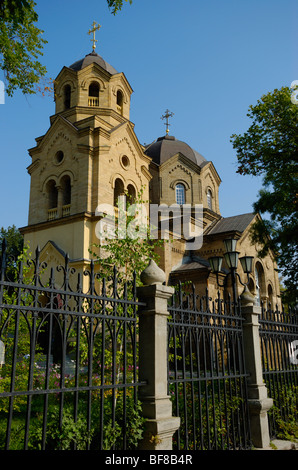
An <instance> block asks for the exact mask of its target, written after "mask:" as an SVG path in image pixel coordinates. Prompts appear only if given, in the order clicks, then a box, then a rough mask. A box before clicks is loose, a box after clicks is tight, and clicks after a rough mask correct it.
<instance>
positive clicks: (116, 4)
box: [107, 0, 132, 15]
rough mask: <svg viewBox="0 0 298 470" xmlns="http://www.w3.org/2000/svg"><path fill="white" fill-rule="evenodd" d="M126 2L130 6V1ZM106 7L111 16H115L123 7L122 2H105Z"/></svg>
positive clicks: (120, 0)
mask: <svg viewBox="0 0 298 470" xmlns="http://www.w3.org/2000/svg"><path fill="white" fill-rule="evenodd" d="M125 1H126V2H128V3H130V5H131V4H132V0H125ZM107 2H108V7H109V8H110V9H111V10H112V14H113V15H116V13H117V12H118V11H120V10H121V9H122V7H123V0H107Z"/></svg>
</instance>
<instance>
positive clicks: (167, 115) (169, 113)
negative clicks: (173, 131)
mask: <svg viewBox="0 0 298 470" xmlns="http://www.w3.org/2000/svg"><path fill="white" fill-rule="evenodd" d="M173 116H174V113H171V111H169V110H168V109H167V110H166V112H165V114H164V115H163V116H161V118H160V119H166V123H165V126H167V129H166V133H167V135H168V134H169V126H170V124H169V118H170V117H173Z"/></svg>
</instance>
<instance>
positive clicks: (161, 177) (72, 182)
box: [20, 45, 280, 305]
mask: <svg viewBox="0 0 298 470" xmlns="http://www.w3.org/2000/svg"><path fill="white" fill-rule="evenodd" d="M132 92H133V90H132V88H131V85H130V84H129V82H128V79H127V77H126V76H125V74H124V73H123V72H118V71H117V70H116V69H115V68H114V67H113V66H111V65H110V64H109V63H107V62H106V61H105V60H104V59H103V58H102V57H101V56H99V55H98V54H97V53H96V52H95V45H94V47H93V51H92V52H91V53H90V54H87V55H86V56H85V57H83V58H82V59H80V60H78V61H76V62H75V63H73V64H71V65H69V66H64V67H63V68H62V70H61V71H60V73H59V74H58V76H57V78H56V80H55V114H54V115H53V116H51V117H50V126H49V129H48V130H47V131H46V132H45V134H44V135H43V136H40V137H38V138H36V145H35V146H34V147H33V148H31V149H30V150H29V155H30V157H31V159H32V161H31V164H30V165H29V167H28V172H29V175H30V178H31V184H30V203H29V217H28V225H27V226H26V227H23V228H21V229H20V230H21V232H22V234H23V236H24V241H25V243H28V244H29V246H30V251H31V252H32V253H34V251H35V249H36V247H37V246H39V247H40V248H41V250H42V251H41V257H42V260H44V261H46V262H47V263H48V264H49V265H57V264H61V263H62V262H63V259H64V255H65V253H68V255H69V258H70V264H71V266H73V267H75V268H77V269H83V268H85V267H87V266H88V265H89V263H90V256H91V255H90V251H89V249H90V247H91V246H92V245H93V244H94V243H98V239H97V237H96V224H97V223H98V220H99V219H98V216H97V214H96V208H97V207H98V206H99V205H100V204H109V205H112V206H115V204H116V201H117V198H118V196H119V195H121V194H123V193H124V192H126V193H127V194H128V195H129V196H130V197H131V198H132V199H133V198H134V197H135V196H136V195H137V194H138V193H139V192H140V190H141V189H142V188H143V189H144V191H145V193H144V196H143V197H144V200H149V202H150V203H152V204H157V205H160V204H166V205H168V206H170V205H172V204H179V205H180V206H182V205H183V204H190V205H191V207H194V206H195V205H196V204H201V205H202V206H203V227H202V228H203V244H202V246H201V247H200V248H199V249H197V250H191V251H190V250H187V249H186V246H185V243H186V240H185V239H184V238H183V237H181V238H180V239H175V240H173V241H170V242H169V243H165V244H164V247H163V248H162V249H159V251H160V252H159V254H160V268H161V269H163V270H164V271H165V273H166V277H167V281H168V282H169V283H176V282H178V281H179V280H180V281H183V282H184V281H189V280H190V281H192V282H194V283H195V284H196V286H197V287H198V290H199V292H204V291H205V289H206V287H207V286H208V288H209V293H210V296H211V297H213V298H215V297H216V296H217V291H218V286H217V279H216V276H215V274H214V273H213V272H212V270H211V268H210V263H209V261H208V260H209V258H210V257H212V256H222V255H223V253H224V243H223V241H224V240H225V239H227V238H234V239H236V240H237V250H238V252H239V256H240V257H241V256H245V255H250V256H253V257H254V259H253V267H252V275H251V278H252V279H251V281H250V284H249V289H250V290H251V292H253V293H254V295H255V296H256V301H257V302H258V303H260V302H261V301H266V302H271V303H272V304H273V305H275V303H278V304H279V303H280V290H279V280H278V274H277V271H276V264H275V261H274V258H273V255H272V254H269V255H268V256H267V257H266V258H265V259H259V258H258V257H257V247H256V246H254V245H252V244H251V241H250V237H249V231H250V227H251V225H252V224H253V222H254V220H255V218H256V217H259V216H258V215H255V214H253V213H249V214H241V215H231V217H227V218H223V217H222V216H221V213H220V201H219V186H220V184H221V179H220V176H219V175H218V173H217V171H216V168H215V166H214V164H213V162H211V161H208V160H207V159H206V158H205V157H203V156H202V155H201V154H200V153H199V152H198V151H196V150H194V149H192V148H191V147H190V146H189V145H188V144H187V143H185V142H183V141H181V140H178V139H177V138H175V137H174V136H171V135H169V132H168V129H167V132H166V135H164V136H160V137H157V138H156V140H154V142H152V143H151V144H149V145H146V146H143V145H141V144H140V142H139V140H138V138H137V136H136V134H135V131H134V124H133V123H132V122H131V121H130V98H131V94H132ZM169 116H170V115H169V113H168V111H167V114H166V117H167V118H168V117H169ZM226 268H227V266H226V265H225V263H223V268H222V272H221V273H220V274H219V276H223V275H224V273H225V271H226ZM238 272H239V274H240V276H241V278H242V279H246V275H245V274H244V272H243V271H242V267H241V265H240V263H239V267H238ZM240 287H241V286H240ZM240 287H239V293H240V292H241V290H240ZM241 289H243V287H242V288H241Z"/></svg>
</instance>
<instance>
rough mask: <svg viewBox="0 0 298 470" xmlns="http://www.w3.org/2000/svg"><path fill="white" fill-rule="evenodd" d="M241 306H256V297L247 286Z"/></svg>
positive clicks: (242, 295) (241, 297)
mask: <svg viewBox="0 0 298 470" xmlns="http://www.w3.org/2000/svg"><path fill="white" fill-rule="evenodd" d="M240 299H241V305H242V306H243V307H249V306H253V305H255V300H256V299H255V296H254V295H253V294H252V293H251V292H250V290H249V289H248V287H247V286H245V288H244V290H243V292H242V294H241V296H240Z"/></svg>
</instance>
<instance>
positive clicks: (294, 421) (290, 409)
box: [268, 386, 298, 442]
mask: <svg viewBox="0 0 298 470" xmlns="http://www.w3.org/2000/svg"><path fill="white" fill-rule="evenodd" d="M274 391H275V394H274V396H273V397H271V398H273V407H272V408H271V409H270V410H269V412H268V414H269V416H272V418H273V420H274V422H275V426H276V428H277V437H278V438H279V439H285V440H289V441H293V442H298V407H297V405H298V401H297V397H298V386H294V387H292V388H290V387H288V386H284V387H282V388H281V389H278V390H277V389H275V390H274Z"/></svg>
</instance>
